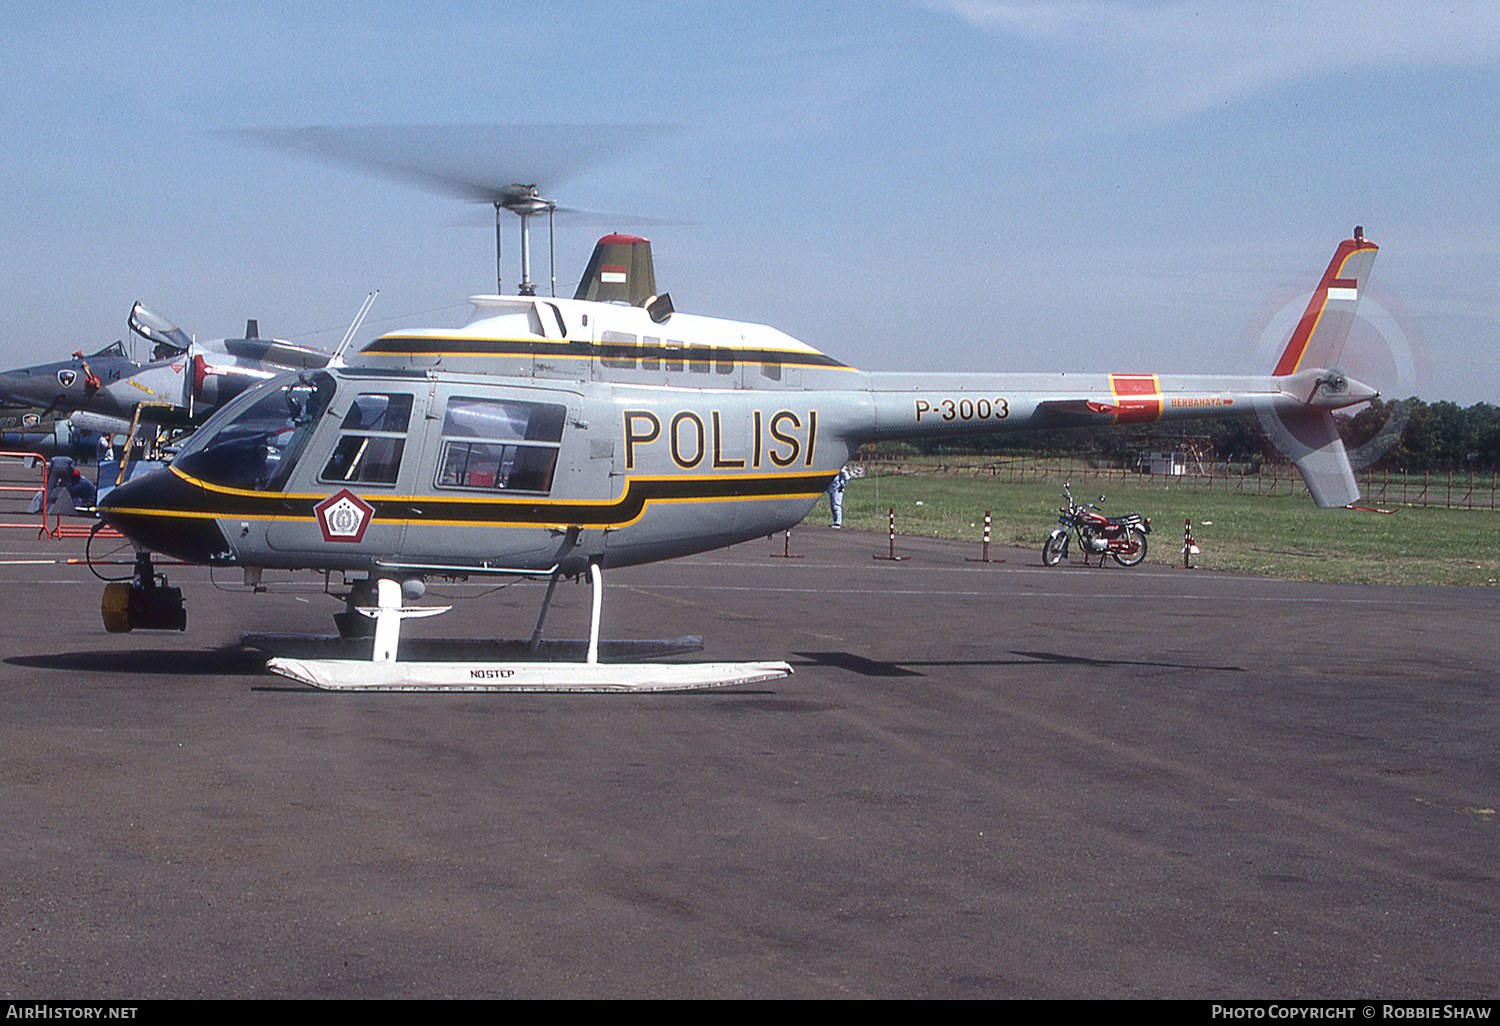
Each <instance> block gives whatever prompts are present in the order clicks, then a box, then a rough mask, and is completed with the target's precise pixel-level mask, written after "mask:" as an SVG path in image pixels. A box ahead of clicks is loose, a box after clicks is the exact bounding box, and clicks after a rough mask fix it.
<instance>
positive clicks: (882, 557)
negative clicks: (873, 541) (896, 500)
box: [870, 506, 906, 562]
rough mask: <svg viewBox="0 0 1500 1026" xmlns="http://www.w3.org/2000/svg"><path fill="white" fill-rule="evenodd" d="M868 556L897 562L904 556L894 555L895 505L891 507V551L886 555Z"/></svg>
mask: <svg viewBox="0 0 1500 1026" xmlns="http://www.w3.org/2000/svg"><path fill="white" fill-rule="evenodd" d="M870 558H871V559H886V560H890V561H892V562H898V561H900V560H902V559H905V558H906V557H905V556H898V555H896V507H895V506H892V507H891V552H890V555H888V556H880V555H876V556H872V557H870Z"/></svg>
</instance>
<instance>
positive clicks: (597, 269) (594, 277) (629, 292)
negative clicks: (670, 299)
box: [573, 234, 656, 306]
mask: <svg viewBox="0 0 1500 1026" xmlns="http://www.w3.org/2000/svg"><path fill="white" fill-rule="evenodd" d="M655 295H656V270H655V265H654V264H653V263H652V260H651V241H650V240H649V239H643V238H641V237H640V236H638V235H619V234H615V235H606V236H604V237H603V238H602V239H600V240H599V241H598V243H596V244H595V246H594V255H593V256H592V257H590V258H589V266H588V269H587V270H585V271H584V272H583V280H582V281H580V282H579V283H578V291H577V292H575V293H574V294H573V298H574V299H591V300H594V301H596V302H600V303H615V302H623V303H629V304H630V305H631V306H640V305H642V304H643V303H645V302H646V301H647V300H648V299H650V298H652V297H653V296H655Z"/></svg>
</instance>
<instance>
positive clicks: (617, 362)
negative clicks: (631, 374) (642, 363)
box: [599, 331, 635, 367]
mask: <svg viewBox="0 0 1500 1026" xmlns="http://www.w3.org/2000/svg"><path fill="white" fill-rule="evenodd" d="M599 343H600V349H601V350H602V351H603V355H602V356H601V357H600V359H599V362H600V363H602V364H603V365H604V366H606V367H634V366H635V336H634V335H632V334H631V333H630V332H628V331H601V332H600V333H599ZM627 346H628V347H629V348H626V347H627Z"/></svg>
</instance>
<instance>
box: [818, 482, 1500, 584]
mask: <svg viewBox="0 0 1500 1026" xmlns="http://www.w3.org/2000/svg"><path fill="white" fill-rule="evenodd" d="M1101 491H1103V492H1104V494H1105V495H1107V496H1108V498H1107V500H1106V501H1105V502H1104V503H1103V504H1102V508H1103V511H1104V512H1105V513H1107V514H1121V513H1130V512H1138V513H1141V514H1143V515H1145V516H1147V517H1150V518H1151V528H1152V531H1151V535H1150V537H1149V539H1148V540H1149V542H1150V546H1149V550H1148V554H1147V556H1146V562H1147V563H1156V564H1166V565H1176V566H1181V565H1182V536H1183V523H1184V521H1185V520H1188V519H1191V520H1192V522H1193V535H1194V537H1195V539H1196V540H1197V542H1198V545H1199V547H1200V548H1201V549H1202V552H1201V553H1200V554H1199V555H1196V556H1194V557H1193V565H1194V566H1196V567H1201V568H1204V569H1209V570H1227V571H1234V572H1237V573H1251V574H1264V575H1268V576H1274V577H1287V578H1293V579H1298V580H1309V581H1350V582H1358V583H1378V584H1447V585H1494V584H1495V583H1496V582H1497V581H1500V513H1497V512H1493V511H1489V510H1448V509H1422V508H1401V509H1398V510H1397V512H1395V513H1392V514H1388V515H1387V514H1381V513H1366V512H1361V511H1358V510H1348V509H1333V510H1327V509H1318V508H1317V507H1316V506H1314V505H1313V503H1312V500H1310V499H1308V498H1306V497H1305V496H1304V497H1300V498H1291V497H1285V498H1283V497H1273V496H1266V497H1259V496H1248V495H1223V494H1212V495H1205V494H1199V493H1195V492H1193V491H1190V490H1187V489H1179V490H1173V489H1170V488H1163V487H1161V486H1160V485H1157V486H1142V485H1135V484H1132V483H1130V482H1128V481H1125V482H1121V481H1110V482H1108V483H1104V484H1101V483H1100V482H1098V481H1084V482H1080V483H1079V484H1078V485H1077V486H1075V487H1074V489H1073V496H1074V498H1076V499H1078V500H1080V501H1083V500H1089V501H1094V500H1097V499H1098V497H1099V494H1100V492H1101ZM1062 502H1063V498H1062V485H1061V483H1060V482H1059V483H1055V484H1053V483H1045V482H1043V483H1025V484H1005V483H996V482H994V481H991V480H984V479H973V478H965V477H946V476H928V475H911V474H900V475H894V476H869V477H865V478H861V479H856V480H854V481H852V482H850V485H849V488H848V490H847V491H846V492H845V495H844V523H845V526H846V527H850V528H855V529H859V530H870V531H881V532H884V531H886V530H887V524H888V511H889V510H890V509H891V508H894V509H895V511H896V532H897V535H898V538H897V546H898V552H899V545H900V539H899V536H900V535H916V536H920V537H927V538H956V539H960V540H964V541H972V542H973V543H974V548H975V555H976V556H977V555H978V552H979V543H980V540H981V537H982V530H983V527H984V513H985V510H989V511H990V514H991V518H992V528H991V531H992V533H991V542H992V544H995V545H1016V546H1021V547H1024V548H1027V549H1030V550H1031V551H1032V552H1034V553H1035V554H1036V560H1037V563H1038V565H1040V563H1041V548H1042V543H1043V542H1044V541H1046V539H1047V535H1048V533H1049V532H1050V531H1051V530H1052V528H1053V527H1054V526H1056V523H1057V511H1058V508H1059V507H1060V506H1061V505H1062ZM806 523H807V525H808V528H809V529H814V528H820V529H824V530H826V529H827V527H826V525H827V524H828V523H829V514H828V502H827V500H826V499H825V500H822V501H820V503H819V505H818V508H817V509H815V510H814V511H813V513H812V514H811V515H810V516H809V517H808V518H807V521H806ZM1070 552H1071V553H1072V554H1073V555H1074V557H1075V558H1076V556H1077V546H1076V544H1075V545H1073V546H1072V547H1071V548H1070Z"/></svg>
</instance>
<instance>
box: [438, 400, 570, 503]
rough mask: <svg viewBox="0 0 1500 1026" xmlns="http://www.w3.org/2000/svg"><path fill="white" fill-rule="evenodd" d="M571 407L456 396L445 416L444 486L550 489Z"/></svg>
mask: <svg viewBox="0 0 1500 1026" xmlns="http://www.w3.org/2000/svg"><path fill="white" fill-rule="evenodd" d="M566 418H567V408H566V407H565V406H562V405H559V404H554V403H534V402H524V401H521V400H514V399H480V398H476V397H472V396H453V397H452V398H450V399H449V400H448V408H447V411H446V414H445V415H444V417H443V453H442V459H441V461H440V463H439V465H438V480H437V484H438V487H439V488H470V489H478V490H483V491H502V490H503V491H523V492H547V491H550V490H551V489H552V477H553V473H554V472H555V470H556V468H557V451H558V448H559V447H560V443H561V441H562V430H563V423H564V421H565V420H566Z"/></svg>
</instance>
